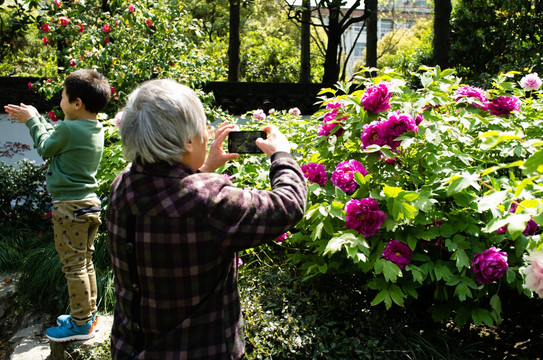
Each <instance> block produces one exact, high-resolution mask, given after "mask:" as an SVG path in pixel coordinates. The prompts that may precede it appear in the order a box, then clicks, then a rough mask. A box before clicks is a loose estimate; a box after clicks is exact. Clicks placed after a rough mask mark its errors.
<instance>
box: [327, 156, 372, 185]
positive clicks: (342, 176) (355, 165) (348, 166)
mask: <svg viewBox="0 0 543 360" xmlns="http://www.w3.org/2000/svg"><path fill="white" fill-rule="evenodd" d="M355 173H360V174H362V175H364V176H366V175H368V170H366V168H365V167H364V165H362V164H361V163H359V162H358V161H356V160H352V159H351V160H347V161H342V162H340V163H339V164H337V165H336V170H335V171H334V172H333V173H332V177H331V180H332V182H333V183H334V185H335V186H337V187H338V188H340V189H341V190H343V191H344V192H345V193H346V194H352V193H354V192H355V190H356V188H357V187H358V184H357V183H356V181H355V180H354V174H355Z"/></svg>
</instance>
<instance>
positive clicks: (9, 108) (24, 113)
mask: <svg viewBox="0 0 543 360" xmlns="http://www.w3.org/2000/svg"><path fill="white" fill-rule="evenodd" d="M4 110H5V112H6V113H7V114H8V115H9V116H11V117H12V118H13V119H15V120H17V121H19V122H22V123H23V124H25V123H26V122H27V121H28V120H29V119H31V118H33V117H39V116H40V113H39V112H38V110H36V108H35V107H34V106H32V105H25V104H23V103H21V105H20V106H17V105H12V104H9V105H6V106H4Z"/></svg>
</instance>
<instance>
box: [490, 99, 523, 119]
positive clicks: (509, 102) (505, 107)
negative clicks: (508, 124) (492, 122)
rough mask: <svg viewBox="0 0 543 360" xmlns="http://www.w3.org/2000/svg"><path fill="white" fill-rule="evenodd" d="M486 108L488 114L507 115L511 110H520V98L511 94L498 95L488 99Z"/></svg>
mask: <svg viewBox="0 0 543 360" xmlns="http://www.w3.org/2000/svg"><path fill="white" fill-rule="evenodd" d="M488 110H489V111H490V115H496V116H506V117H509V115H511V111H513V110H516V111H518V110H520V100H519V99H517V98H516V97H513V96H498V97H497V98H495V99H492V101H490V103H489V104H488Z"/></svg>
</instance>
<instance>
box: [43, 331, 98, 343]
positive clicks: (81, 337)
mask: <svg viewBox="0 0 543 360" xmlns="http://www.w3.org/2000/svg"><path fill="white" fill-rule="evenodd" d="M45 336H47V338H49V340H51V341H55V342H66V341H73V340H88V339H92V338H93V337H94V333H93V334H86V335H72V336H67V337H64V338H54V337H51V336H49V335H47V334H45Z"/></svg>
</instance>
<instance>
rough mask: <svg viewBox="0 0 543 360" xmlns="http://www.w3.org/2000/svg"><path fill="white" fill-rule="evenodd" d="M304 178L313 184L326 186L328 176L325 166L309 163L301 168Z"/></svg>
mask: <svg viewBox="0 0 543 360" xmlns="http://www.w3.org/2000/svg"><path fill="white" fill-rule="evenodd" d="M301 168H302V172H303V173H304V176H305V177H306V178H307V179H309V181H311V182H312V183H317V184H319V185H320V186H324V185H326V182H327V181H328V176H327V175H326V169H325V168H324V165H323V164H318V163H309V164H305V165H302V166H301Z"/></svg>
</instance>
